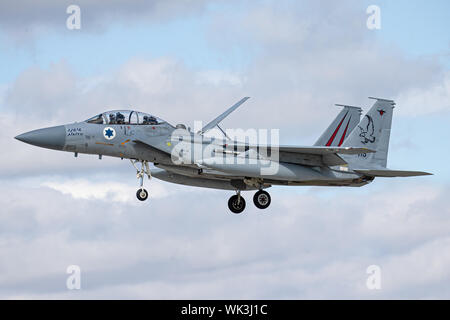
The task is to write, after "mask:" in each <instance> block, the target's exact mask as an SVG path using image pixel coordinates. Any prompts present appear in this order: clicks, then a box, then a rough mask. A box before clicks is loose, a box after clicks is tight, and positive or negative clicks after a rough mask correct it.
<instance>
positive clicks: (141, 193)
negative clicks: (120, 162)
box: [130, 160, 152, 201]
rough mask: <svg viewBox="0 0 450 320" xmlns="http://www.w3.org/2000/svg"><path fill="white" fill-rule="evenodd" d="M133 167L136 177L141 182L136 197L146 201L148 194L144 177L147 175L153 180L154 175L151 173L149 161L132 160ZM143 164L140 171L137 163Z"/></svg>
mask: <svg viewBox="0 0 450 320" xmlns="http://www.w3.org/2000/svg"><path fill="white" fill-rule="evenodd" d="M130 161H131V164H132V165H133V167H134V168H135V169H136V177H137V178H138V179H139V181H140V186H141V187H140V188H139V189H138V190H137V191H136V197H137V198H138V199H139V200H140V201H145V200H147V198H148V192H147V190H145V189H144V175H147V177H148V178H149V179H151V177H152V175H151V173H150V168H149V166H148V161H146V160H130ZM138 162H140V163H141V168H140V169H139V168H138V167H137V166H136V163H138Z"/></svg>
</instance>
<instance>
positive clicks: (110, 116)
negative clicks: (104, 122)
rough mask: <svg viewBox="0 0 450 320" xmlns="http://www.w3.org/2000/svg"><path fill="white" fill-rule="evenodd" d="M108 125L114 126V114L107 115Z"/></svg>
mask: <svg viewBox="0 0 450 320" xmlns="http://www.w3.org/2000/svg"><path fill="white" fill-rule="evenodd" d="M109 124H116V116H115V115H114V113H111V114H110V115H109Z"/></svg>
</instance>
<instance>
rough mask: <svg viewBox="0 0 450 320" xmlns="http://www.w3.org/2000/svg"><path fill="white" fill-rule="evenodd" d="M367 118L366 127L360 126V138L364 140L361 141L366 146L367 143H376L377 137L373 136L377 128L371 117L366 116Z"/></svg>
mask: <svg viewBox="0 0 450 320" xmlns="http://www.w3.org/2000/svg"><path fill="white" fill-rule="evenodd" d="M365 118H367V125H366V126H365V128H363V127H361V126H358V127H359V130H360V133H359V136H360V137H361V138H363V139H362V140H361V142H362V143H364V144H366V143H374V142H375V139H376V137H374V135H373V134H374V131H375V128H374V125H373V119H372V117H371V116H369V115H366V116H365Z"/></svg>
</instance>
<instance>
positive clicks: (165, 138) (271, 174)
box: [15, 97, 430, 214]
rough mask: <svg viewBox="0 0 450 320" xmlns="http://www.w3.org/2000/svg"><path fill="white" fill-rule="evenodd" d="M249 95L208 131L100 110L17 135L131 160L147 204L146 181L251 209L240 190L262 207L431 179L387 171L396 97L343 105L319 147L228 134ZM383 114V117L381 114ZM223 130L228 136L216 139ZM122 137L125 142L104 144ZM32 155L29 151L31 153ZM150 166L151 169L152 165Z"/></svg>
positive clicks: (266, 134)
mask: <svg viewBox="0 0 450 320" xmlns="http://www.w3.org/2000/svg"><path fill="white" fill-rule="evenodd" d="M248 99H249V98H248V97H245V98H243V99H241V100H240V101H238V102H237V103H235V104H234V105H232V106H231V107H230V108H228V109H227V110H226V111H225V112H223V113H222V114H220V115H219V116H217V117H216V118H215V119H213V120H212V121H210V122H209V123H208V124H206V125H205V126H202V125H201V124H200V125H198V122H196V123H195V124H194V129H193V130H191V128H189V127H186V125H184V124H177V125H176V126H173V125H171V124H169V123H168V122H166V121H164V120H162V119H160V118H158V117H155V116H153V115H151V114H148V113H144V112H139V111H136V110H114V111H107V112H103V113H100V114H98V115H96V116H94V117H92V118H89V119H87V120H86V121H83V122H77V123H73V124H66V125H60V126H55V127H50V128H43V129H37V130H33V131H29V132H26V133H23V134H20V135H18V136H16V137H15V138H16V139H17V140H20V141H22V142H25V143H28V144H31V145H35V146H38V147H43V148H48V149H53V150H60V151H67V152H73V153H74V154H75V155H76V156H77V155H78V154H83V153H84V154H94V155H98V156H99V158H100V159H101V158H102V156H103V155H106V156H111V157H117V158H122V159H129V160H130V162H131V164H132V166H133V167H134V169H135V170H136V176H137V178H138V180H139V185H140V186H139V189H138V190H137V192H136V197H137V199H138V200H140V201H145V200H147V199H148V196H149V193H148V192H147V190H146V189H144V179H145V177H146V176H147V178H148V179H150V178H152V177H155V178H157V179H160V180H163V181H166V182H171V183H176V184H181V185H186V186H193V187H201V188H212V189H222V190H229V191H232V192H234V195H232V196H231V197H230V198H229V201H228V208H229V209H230V211H231V212H232V213H235V214H239V213H241V212H243V211H244V209H245V208H246V201H245V199H244V197H243V196H242V194H241V192H242V191H255V193H254V195H253V203H254V205H255V206H256V208H258V209H267V208H268V207H269V206H270V204H271V197H270V194H269V193H268V192H267V191H266V190H267V189H268V188H270V187H272V186H328V187H361V186H364V185H366V184H369V183H371V182H373V181H374V180H375V178H377V177H414V176H424V175H430V173H427V172H423V171H408V170H395V169H389V168H387V157H388V149H389V138H390V132H391V125H392V116H393V110H394V106H395V102H394V101H393V100H387V99H381V98H370V99H373V100H375V102H374V104H373V106H372V107H371V108H370V110H369V111H368V112H367V114H366V115H365V116H364V117H363V118H362V120H361V113H362V109H361V108H360V107H355V106H350V105H337V106H340V107H343V108H342V110H341V111H340V113H339V114H338V115H337V116H336V118H335V119H334V120H333V121H332V122H331V124H330V125H329V126H328V127H327V129H326V130H325V131H324V132H323V133H322V135H321V136H320V137H319V139H318V140H317V141H316V143H315V144H314V145H313V146H300V145H280V144H279V129H270V131H268V130H264V129H258V130H250V129H249V130H242V129H226V130H224V129H222V127H221V122H222V121H223V120H224V119H225V118H227V117H228V116H229V115H230V114H231V113H232V112H233V111H235V110H236V109H237V108H238V107H239V106H241V105H242V104H243V103H244V102H245V101H247V100H248ZM378 114H379V116H378ZM215 128H217V129H218V131H217V132H218V133H220V132H221V133H222V134H223V137H217V136H213V135H211V134H210V132H209V131H210V130H212V129H215ZM115 138H117V139H118V140H117V141H123V142H122V143H117V144H113V143H106V142H105V139H106V140H108V141H110V140H113V139H115ZM30 152H31V151H30ZM150 164H153V166H152V167H150Z"/></svg>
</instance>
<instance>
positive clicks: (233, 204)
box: [228, 190, 245, 214]
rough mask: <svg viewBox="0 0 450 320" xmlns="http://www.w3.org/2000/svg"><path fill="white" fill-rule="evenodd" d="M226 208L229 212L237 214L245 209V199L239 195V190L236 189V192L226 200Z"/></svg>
mask: <svg viewBox="0 0 450 320" xmlns="http://www.w3.org/2000/svg"><path fill="white" fill-rule="evenodd" d="M228 208H229V209H230V210H231V212H233V213H236V214H239V213H241V212H242V211H244V209H245V199H244V198H243V197H241V191H240V190H238V191H237V194H236V195H234V196H232V197H231V198H230V199H229V200H228Z"/></svg>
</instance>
